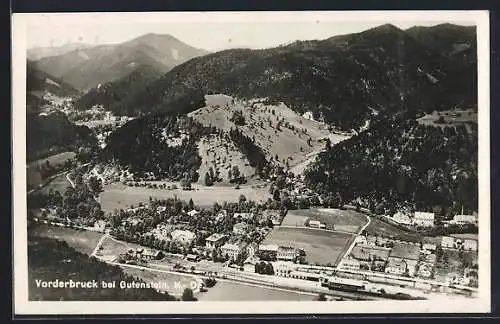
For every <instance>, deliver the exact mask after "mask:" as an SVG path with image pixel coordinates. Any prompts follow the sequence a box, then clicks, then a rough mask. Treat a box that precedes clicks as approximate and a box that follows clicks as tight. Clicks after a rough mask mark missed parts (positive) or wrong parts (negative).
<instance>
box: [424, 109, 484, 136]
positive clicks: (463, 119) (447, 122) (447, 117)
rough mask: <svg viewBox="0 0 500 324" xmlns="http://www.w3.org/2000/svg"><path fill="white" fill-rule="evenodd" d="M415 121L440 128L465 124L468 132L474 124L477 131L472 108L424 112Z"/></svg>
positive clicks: (475, 117) (475, 118) (475, 116)
mask: <svg viewBox="0 0 500 324" xmlns="http://www.w3.org/2000/svg"><path fill="white" fill-rule="evenodd" d="M417 121H418V122H419V123H420V124H423V125H430V126H438V127H441V128H443V127H447V126H453V127H456V126H460V125H465V127H466V129H467V131H468V132H469V133H470V132H472V130H473V129H472V127H473V124H475V125H476V131H477V111H474V110H473V109H466V110H446V111H434V112H432V114H426V115H424V116H423V117H420V118H418V119H417Z"/></svg>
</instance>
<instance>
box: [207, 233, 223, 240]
mask: <svg viewBox="0 0 500 324" xmlns="http://www.w3.org/2000/svg"><path fill="white" fill-rule="evenodd" d="M225 237H226V235H224V234H219V233H214V234H212V235H210V236H209V237H207V238H206V241H209V242H217V241H219V240H221V239H223V238H225Z"/></svg>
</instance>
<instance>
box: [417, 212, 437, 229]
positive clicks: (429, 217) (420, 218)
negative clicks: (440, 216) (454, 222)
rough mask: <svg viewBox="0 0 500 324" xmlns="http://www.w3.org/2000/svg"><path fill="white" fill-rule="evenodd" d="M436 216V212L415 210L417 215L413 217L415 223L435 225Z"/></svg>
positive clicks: (418, 224)
mask: <svg viewBox="0 0 500 324" xmlns="http://www.w3.org/2000/svg"><path fill="white" fill-rule="evenodd" d="M434 218H435V215H434V213H428V212H415V216H414V217H413V225H416V226H423V227H432V226H434Z"/></svg>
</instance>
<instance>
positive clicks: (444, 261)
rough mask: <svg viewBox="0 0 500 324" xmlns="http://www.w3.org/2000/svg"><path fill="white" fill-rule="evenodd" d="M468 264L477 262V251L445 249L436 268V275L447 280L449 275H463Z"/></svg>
mask: <svg viewBox="0 0 500 324" xmlns="http://www.w3.org/2000/svg"><path fill="white" fill-rule="evenodd" d="M467 264H469V265H470V264H477V252H472V251H461V252H460V251H458V250H450V249H443V255H442V256H441V257H438V259H437V262H436V266H435V268H434V277H435V278H436V279H437V280H439V281H445V280H446V277H448V275H452V274H455V275H458V276H462V275H463V271H464V269H465V268H466V265H467Z"/></svg>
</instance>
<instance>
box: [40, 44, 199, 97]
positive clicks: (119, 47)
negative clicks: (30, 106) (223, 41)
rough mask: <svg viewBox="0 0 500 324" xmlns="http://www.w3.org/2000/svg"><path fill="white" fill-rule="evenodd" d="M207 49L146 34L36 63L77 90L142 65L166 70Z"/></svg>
mask: <svg viewBox="0 0 500 324" xmlns="http://www.w3.org/2000/svg"><path fill="white" fill-rule="evenodd" d="M206 53H207V52H206V51H204V50H200V49H196V48H194V47H191V46H189V45H187V44H184V43H183V42H181V41H180V40H178V39H176V38H175V37H173V36H170V35H159V34H147V35H143V36H140V37H137V38H135V39H132V40H130V41H127V42H124V43H120V44H113V45H99V46H94V47H88V48H82V49H77V50H74V51H71V52H68V53H65V54H62V55H58V56H52V57H46V58H43V59H41V60H38V61H36V62H35V63H36V67H37V68H38V69H40V70H42V71H45V72H47V73H51V74H52V75H54V76H56V77H59V78H61V79H62V80H64V81H65V82H67V83H69V84H71V85H73V86H74V87H75V88H77V89H79V90H88V89H90V88H92V87H95V86H97V85H99V84H103V83H107V82H109V81H112V80H117V79H120V78H122V77H125V76H126V75H128V74H129V73H131V72H133V71H135V70H136V69H139V68H142V67H143V66H149V67H151V68H153V69H154V70H155V71H158V72H160V73H165V72H167V71H169V70H170V69H171V68H173V67H174V66H176V65H178V64H181V63H183V62H185V61H187V60H189V59H191V58H193V57H196V56H199V55H204V54H206Z"/></svg>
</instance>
